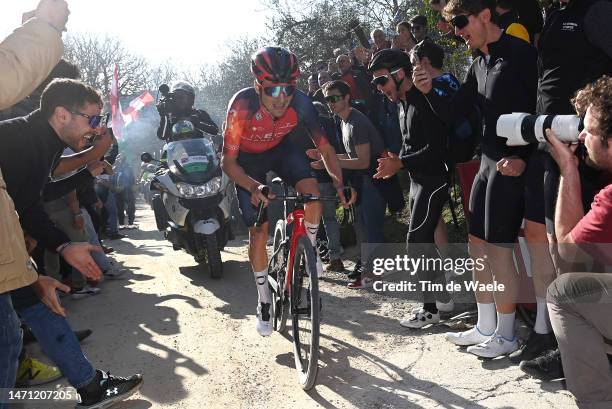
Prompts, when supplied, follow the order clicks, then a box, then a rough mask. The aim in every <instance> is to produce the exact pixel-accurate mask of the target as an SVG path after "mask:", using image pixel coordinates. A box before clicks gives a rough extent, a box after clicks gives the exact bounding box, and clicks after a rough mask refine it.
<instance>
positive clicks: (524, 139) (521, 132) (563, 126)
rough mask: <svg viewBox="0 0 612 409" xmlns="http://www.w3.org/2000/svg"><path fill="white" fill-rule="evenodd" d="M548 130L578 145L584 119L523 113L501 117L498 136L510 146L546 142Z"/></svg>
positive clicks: (563, 140) (498, 121)
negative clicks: (504, 139)
mask: <svg viewBox="0 0 612 409" xmlns="http://www.w3.org/2000/svg"><path fill="white" fill-rule="evenodd" d="M546 129H552V131H553V132H554V133H555V135H557V138H559V140H560V141H562V142H567V143H576V142H578V141H579V140H578V137H579V136H580V132H582V130H583V129H584V118H581V117H579V116H576V115H531V114H526V113H523V112H514V113H512V114H505V115H501V116H500V117H499V119H498V120H497V127H496V130H497V135H499V136H501V137H504V138H507V139H508V140H507V141H506V145H508V146H523V145H528V144H530V143H537V142H546V134H545V130H546Z"/></svg>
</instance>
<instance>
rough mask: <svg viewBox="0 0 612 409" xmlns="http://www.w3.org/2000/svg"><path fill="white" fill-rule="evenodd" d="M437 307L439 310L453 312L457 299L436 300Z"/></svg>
mask: <svg viewBox="0 0 612 409" xmlns="http://www.w3.org/2000/svg"><path fill="white" fill-rule="evenodd" d="M436 308H437V309H438V311H439V312H452V311H453V310H454V309H455V301H453V300H452V299H451V300H450V301H449V302H442V301H436Z"/></svg>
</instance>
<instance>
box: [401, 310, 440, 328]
mask: <svg viewBox="0 0 612 409" xmlns="http://www.w3.org/2000/svg"><path fill="white" fill-rule="evenodd" d="M439 322H440V313H439V312H437V313H435V314H434V313H432V312H429V311H426V310H425V309H424V308H419V309H418V310H417V311H414V310H413V314H412V315H411V316H408V317H406V318H404V319H403V320H401V321H400V325H401V326H402V327H406V328H413V329H418V328H423V327H424V326H427V325H429V324H437V323H439Z"/></svg>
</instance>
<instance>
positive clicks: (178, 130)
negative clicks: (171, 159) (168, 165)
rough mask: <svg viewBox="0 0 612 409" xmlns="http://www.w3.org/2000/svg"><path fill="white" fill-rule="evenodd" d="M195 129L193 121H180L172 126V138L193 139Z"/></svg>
mask: <svg viewBox="0 0 612 409" xmlns="http://www.w3.org/2000/svg"><path fill="white" fill-rule="evenodd" d="M195 133H196V132H195V127H194V126H193V124H192V123H191V121H186V120H182V121H178V122H177V123H175V124H174V125H172V137H173V139H175V140H177V139H191V138H194V137H195Z"/></svg>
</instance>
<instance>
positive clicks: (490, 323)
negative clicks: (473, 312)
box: [476, 303, 496, 335]
mask: <svg viewBox="0 0 612 409" xmlns="http://www.w3.org/2000/svg"><path fill="white" fill-rule="evenodd" d="M476 306H477V307H478V322H477V323H476V327H478V330H479V331H480V333H481V334H482V335H493V332H494V331H495V326H496V317H495V313H496V311H495V304H494V303H488V304H483V303H476Z"/></svg>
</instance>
